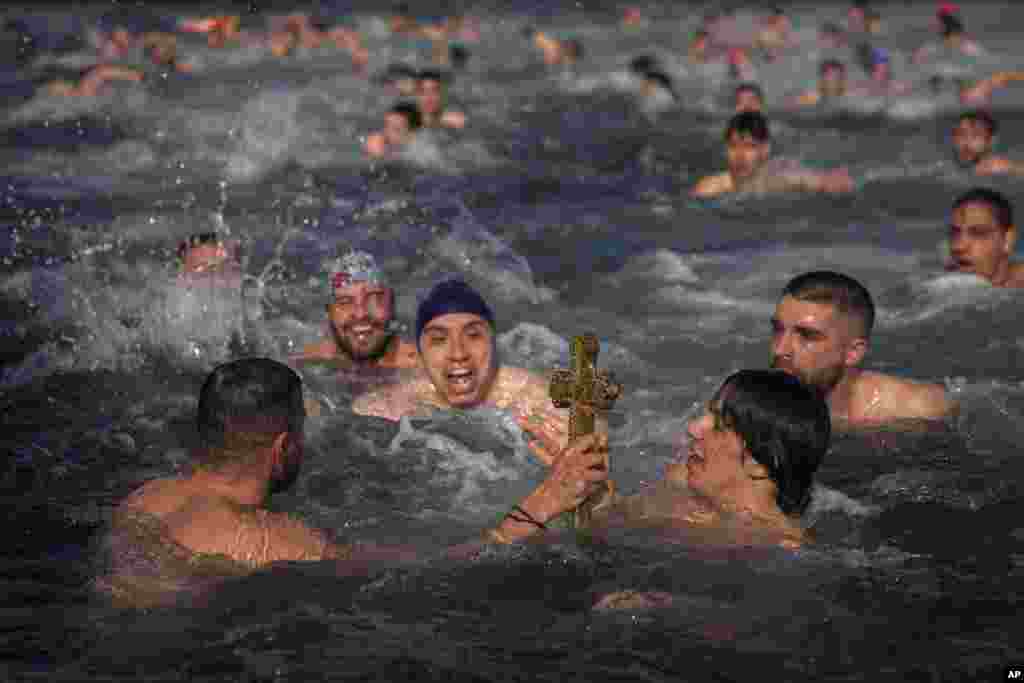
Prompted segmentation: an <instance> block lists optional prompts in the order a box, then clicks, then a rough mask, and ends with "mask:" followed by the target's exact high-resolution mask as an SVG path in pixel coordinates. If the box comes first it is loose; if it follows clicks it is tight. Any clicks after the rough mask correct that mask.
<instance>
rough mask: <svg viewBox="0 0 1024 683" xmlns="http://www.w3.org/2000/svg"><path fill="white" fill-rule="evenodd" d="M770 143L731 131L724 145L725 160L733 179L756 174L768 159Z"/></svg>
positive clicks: (743, 178)
mask: <svg viewBox="0 0 1024 683" xmlns="http://www.w3.org/2000/svg"><path fill="white" fill-rule="evenodd" d="M770 151H771V144H770V143H769V142H768V141H759V140H755V139H754V138H752V137H751V136H749V135H742V134H740V133H736V132H732V133H730V134H729V139H728V141H727V142H726V146H725V156H726V162H727V164H728V166H729V174H730V175H731V176H732V177H733V180H746V179H748V178H751V177H753V176H754V174H756V173H757V172H758V171H759V170H760V169H761V167H762V166H764V163H765V162H766V161H768V155H769V153H770Z"/></svg>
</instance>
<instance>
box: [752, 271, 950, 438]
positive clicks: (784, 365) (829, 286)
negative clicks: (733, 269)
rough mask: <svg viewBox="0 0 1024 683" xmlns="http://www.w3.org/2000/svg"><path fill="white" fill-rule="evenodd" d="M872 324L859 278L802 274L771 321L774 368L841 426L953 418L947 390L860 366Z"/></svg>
mask: <svg viewBox="0 0 1024 683" xmlns="http://www.w3.org/2000/svg"><path fill="white" fill-rule="evenodd" d="M874 320H875V306H874V303H873V302H872V300H871V295H870V294H869V293H868V291H867V290H866V289H865V288H864V286H863V285H861V284H860V283H859V282H857V281H856V280H854V279H853V278H851V277H849V276H846V275H842V274H840V273H835V272H831V271H814V272H810V273H805V274H803V275H800V276H798V277H796V278H794V279H792V280H791V281H790V282H789V284H787V285H786V287H785V289H784V290H783V292H782V297H781V299H780V301H779V303H778V305H777V306H776V307H775V314H774V315H773V316H772V321H771V322H772V341H771V359H772V360H771V366H772V367H773V368H778V369H781V370H785V371H786V372H790V373H792V374H794V375H796V376H797V377H799V378H800V379H801V380H802V381H803V382H805V383H806V384H808V385H810V386H813V387H817V388H818V389H819V390H820V391H821V392H822V395H823V396H824V397H825V399H826V400H827V401H828V406H829V410H830V411H831V414H832V421H833V424H834V426H836V427H839V426H849V427H859V426H878V425H881V424H884V423H890V422H895V421H899V420H938V419H941V418H944V417H946V416H947V415H949V414H950V413H951V412H952V410H953V405H952V403H951V401H950V399H949V397H948V396H947V395H946V392H945V389H944V388H943V387H942V386H940V385H938V384H925V383H920V382H914V381H911V380H906V379H901V378H898V377H893V376H891V375H884V374H882V373H879V372H871V371H868V370H862V369H861V368H860V367H859V366H860V364H861V362H862V361H863V360H864V356H865V355H866V354H867V351H868V345H869V340H870V337H871V328H872V327H873V325H874Z"/></svg>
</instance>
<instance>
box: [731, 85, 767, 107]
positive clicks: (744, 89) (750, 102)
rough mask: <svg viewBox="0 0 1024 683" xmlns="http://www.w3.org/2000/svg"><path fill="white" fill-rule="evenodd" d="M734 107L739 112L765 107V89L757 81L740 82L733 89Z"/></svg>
mask: <svg viewBox="0 0 1024 683" xmlns="http://www.w3.org/2000/svg"><path fill="white" fill-rule="evenodd" d="M733 109H734V111H735V112H736V113H737V114H742V113H743V112H745V111H756V112H760V111H762V110H763V109H764V90H762V89H761V86H759V85H758V84H757V83H740V84H739V85H737V86H736V90H734V91H733Z"/></svg>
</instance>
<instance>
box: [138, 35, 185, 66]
mask: <svg viewBox="0 0 1024 683" xmlns="http://www.w3.org/2000/svg"><path fill="white" fill-rule="evenodd" d="M142 44H143V46H144V47H145V49H146V52H147V54H148V56H149V60H150V61H151V62H152V63H153V64H154V65H155V66H158V67H161V68H164V69H170V70H172V71H177V72H180V73H191V72H192V65H191V64H189V63H187V62H182V61H180V60H179V59H178V39H177V37H176V36H174V35H172V34H170V33H147V34H146V35H144V36H143V37H142Z"/></svg>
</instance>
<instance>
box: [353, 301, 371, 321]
mask: <svg viewBox="0 0 1024 683" xmlns="http://www.w3.org/2000/svg"><path fill="white" fill-rule="evenodd" d="M368 310H369V307H368V306H367V303H366V299H363V298H357V299H356V300H355V302H354V303H353V304H352V311H353V317H355V318H365V317H366V315H367V312H368Z"/></svg>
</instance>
